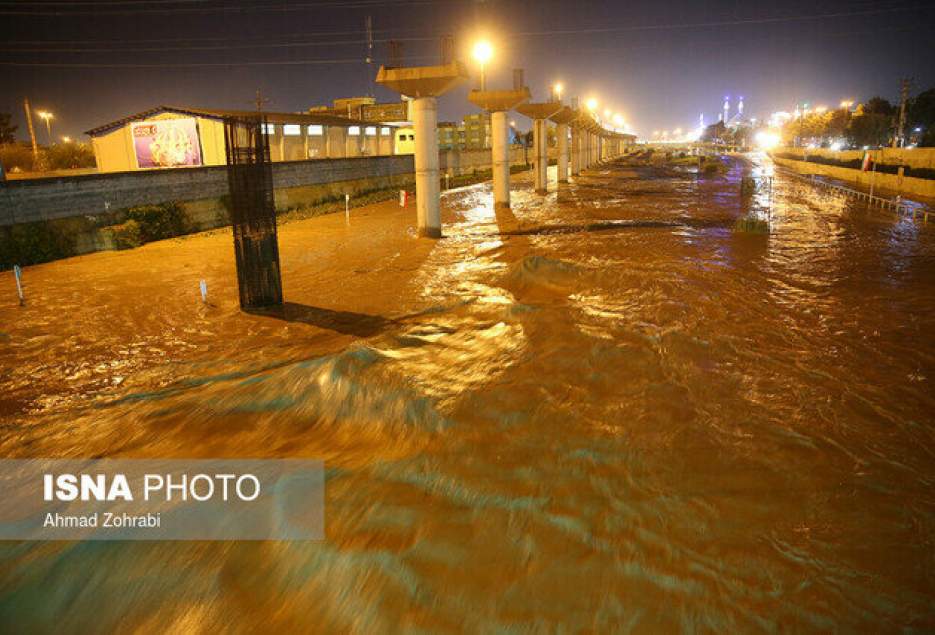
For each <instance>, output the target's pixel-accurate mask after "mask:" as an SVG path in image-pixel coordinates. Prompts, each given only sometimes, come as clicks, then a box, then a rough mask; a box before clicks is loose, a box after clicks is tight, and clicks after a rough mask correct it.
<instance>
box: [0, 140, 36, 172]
mask: <svg viewBox="0 0 935 635" xmlns="http://www.w3.org/2000/svg"><path fill="white" fill-rule="evenodd" d="M0 163H2V164H3V171H4V172H14V171H16V172H31V171H32V169H33V167H34V166H33V161H32V150H31V149H30V148H29V147H28V146H26V145H23V144H22V143H5V144H3V145H0Z"/></svg>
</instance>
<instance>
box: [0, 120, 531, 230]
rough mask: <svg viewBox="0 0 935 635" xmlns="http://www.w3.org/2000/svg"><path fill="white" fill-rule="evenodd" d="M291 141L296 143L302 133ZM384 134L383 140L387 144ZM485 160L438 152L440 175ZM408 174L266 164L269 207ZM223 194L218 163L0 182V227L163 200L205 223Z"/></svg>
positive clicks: (333, 165) (369, 163) (380, 160)
mask: <svg viewBox="0 0 935 635" xmlns="http://www.w3.org/2000/svg"><path fill="white" fill-rule="evenodd" d="M209 123H214V122H209ZM221 129H222V130H223V127H221ZM117 132H120V131H117ZM105 136H108V135H105ZM119 138H120V137H119V135H117V136H115V137H114V138H113V139H114V141H113V142H114V143H115V146H116V144H119ZM279 139H280V137H278V136H277V137H276V138H275V139H274V146H273V148H272V151H273V152H276V151H278V150H279V148H280V147H281V146H280V144H279V143H278V141H279ZM294 139H299V140H301V139H302V137H295V138H294ZM311 139H314V137H310V140H311ZM390 139H391V137H386V143H387V144H389V143H390ZM359 140H360V138H359V137H349V136H346V135H345V134H344V131H343V129H340V128H333V129H331V130H327V131H326V135H325V136H323V137H320V138H318V139H317V140H316V141H317V143H318V144H325V143H326V142H330V143H332V144H335V145H338V147H342V146H343V147H347V146H350V145H352V144H355V145H356V144H357V143H359ZM285 142H286V143H285V145H284V147H285V148H286V149H290V148H291V149H290V150H289V152H290V153H293V152H294V151H295V148H296V146H299V147H301V149H302V151H303V152H304V142H302V144H301V145H299V141H292V140H291V139H290V138H289V137H286V138H285ZM378 142H379V135H378V136H377V137H371V145H372V146H373V147H374V148H375V147H377V144H378ZM345 144H346V145H345ZM310 147H311V146H310ZM490 160H491V152H490V150H465V151H461V152H458V151H446V152H441V153H439V168H440V172H441V174H445V173H446V172H447V173H450V174H451V175H452V176H460V175H462V174H470V173H472V172H473V171H474V170H487V169H489V168H490ZM530 160H532V151H531V150H530ZM510 161H511V163H512V164H513V165H522V164H523V163H524V156H523V149H522V148H521V147H512V148H511V149H510ZM414 171H415V170H414V167H413V156H412V155H396V156H371V157H362V156H361V157H352V158H342V159H328V160H321V161H285V162H279V163H274V164H273V185H274V187H275V189H276V193H275V196H276V206H277V208H279V209H286V208H289V207H297V206H301V205H308V204H312V203H315V202H317V201H320V200H322V199H325V198H327V197H329V196H333V195H337V194H340V193H343V192H345V191H347V192H349V193H350V194H352V195H353V194H355V193H356V192H359V191H361V190H368V189H378V188H382V187H389V186H391V185H396V184H398V183H402V182H406V181H408V180H411V179H412V177H413V173H414ZM227 192H228V187H227V169H226V167H225V166H206V167H199V168H177V169H173V170H131V171H125V172H111V173H105V174H84V175H80V176H62V177H51V178H39V179H24V180H16V181H7V182H6V183H4V184H2V185H0V225H15V224H20V223H29V222H35V221H43V220H56V219H61V218H69V217H74V216H106V215H109V214H112V213H114V212H117V211H119V210H124V209H127V208H129V207H135V206H137V205H149V204H158V203H166V202H170V201H178V202H182V203H185V204H186V206H187V207H189V208H191V209H192V210H196V211H197V213H199V214H201V215H202V216H204V218H205V219H206V220H205V223H208V220H210V218H213V217H214V216H215V215H217V214H219V213H221V214H223V212H224V207H223V204H222V201H221V199H222V197H224V196H226V195H227Z"/></svg>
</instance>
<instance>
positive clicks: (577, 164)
mask: <svg viewBox="0 0 935 635" xmlns="http://www.w3.org/2000/svg"><path fill="white" fill-rule="evenodd" d="M579 174H581V129H580V128H579V127H578V126H577V125H575V126H572V127H571V175H572V176H578V175H579Z"/></svg>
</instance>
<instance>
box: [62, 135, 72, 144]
mask: <svg viewBox="0 0 935 635" xmlns="http://www.w3.org/2000/svg"><path fill="white" fill-rule="evenodd" d="M62 142H63V143H71V137H69V136H68V135H65V136H64V137H62Z"/></svg>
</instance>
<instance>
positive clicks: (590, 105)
mask: <svg viewBox="0 0 935 635" xmlns="http://www.w3.org/2000/svg"><path fill="white" fill-rule="evenodd" d="M584 105H585V106H587V107H588V110H590V111H591V112H594V111H595V110H597V100H596V99H594V98H593V97H591V98H590V99H589V100H587V101H586V102H584Z"/></svg>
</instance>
